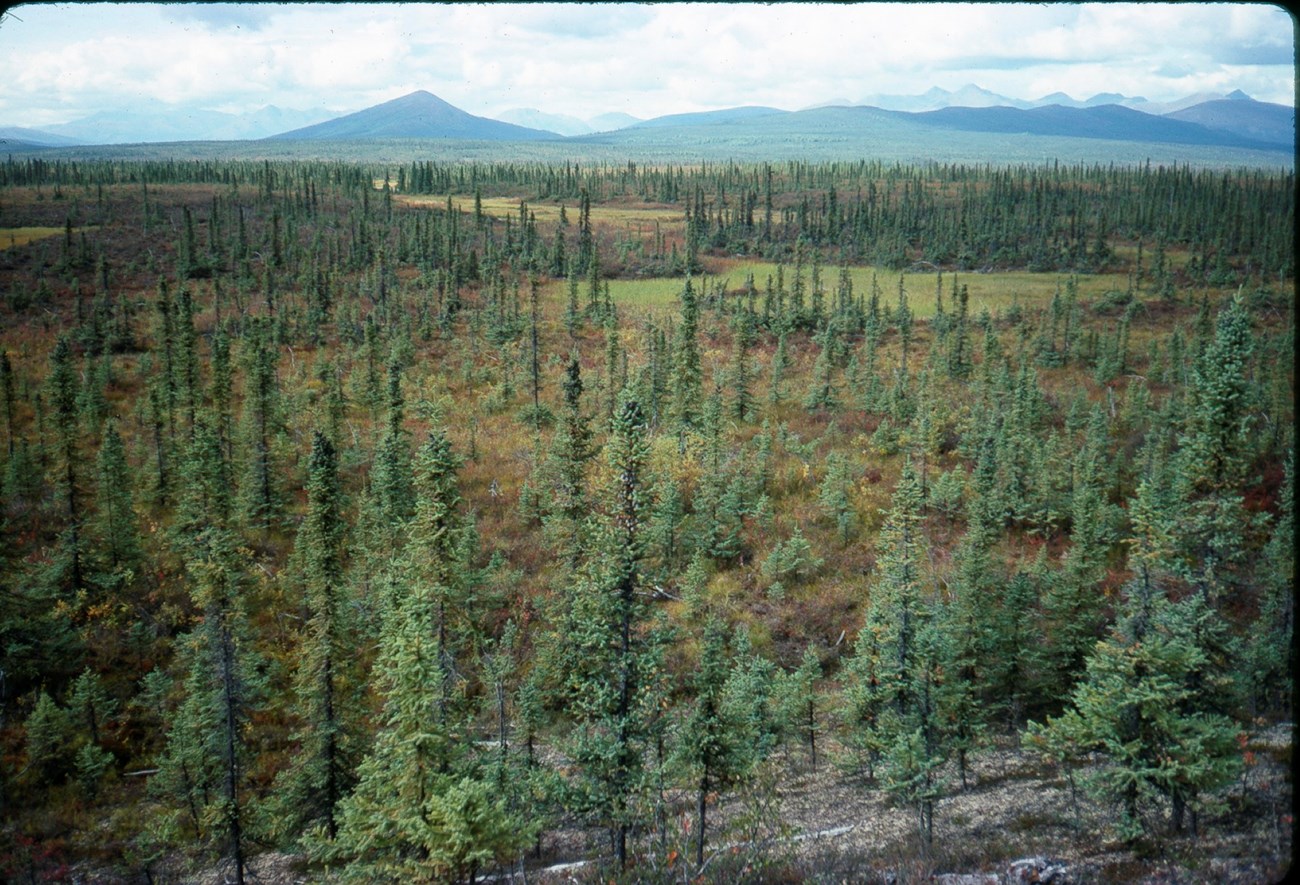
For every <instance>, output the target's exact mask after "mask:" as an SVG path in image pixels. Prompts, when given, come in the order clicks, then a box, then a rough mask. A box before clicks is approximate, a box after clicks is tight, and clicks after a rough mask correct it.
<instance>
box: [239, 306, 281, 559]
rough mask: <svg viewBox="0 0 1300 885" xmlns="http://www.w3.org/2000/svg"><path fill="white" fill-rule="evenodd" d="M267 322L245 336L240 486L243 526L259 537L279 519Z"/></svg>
mask: <svg viewBox="0 0 1300 885" xmlns="http://www.w3.org/2000/svg"><path fill="white" fill-rule="evenodd" d="M273 334H274V333H273V331H272V328H271V323H270V321H268V320H266V319H265V318H256V319H254V320H251V321H250V322H249V325H248V327H247V328H246V331H245V333H244V336H245V337H244V341H245V352H244V361H245V365H244V372H245V375H244V378H245V392H244V438H245V441H246V450H247V465H248V466H247V468H246V469H247V477H246V482H245V483H244V484H243V485H241V487H240V491H241V493H242V496H243V501H242V502H241V503H242V508H241V510H242V515H243V520H244V524H245V525H247V526H248V528H249V529H251V530H253V531H257V532H260V533H261V534H262V535H263V536H264V537H265V536H266V535H267V534H268V533H269V532H270V530H271V528H272V527H273V526H275V525H277V524H278V523H279V521H280V519H281V517H282V515H283V498H282V495H281V493H280V475H281V468H280V465H279V462H278V458H277V457H276V451H275V450H276V442H277V437H278V436H279V434H280V431H281V416H280V384H279V380H278V379H277V377H276V363H277V362H278V360H277V357H276V351H275V345H274V341H273V340H272V336H273Z"/></svg>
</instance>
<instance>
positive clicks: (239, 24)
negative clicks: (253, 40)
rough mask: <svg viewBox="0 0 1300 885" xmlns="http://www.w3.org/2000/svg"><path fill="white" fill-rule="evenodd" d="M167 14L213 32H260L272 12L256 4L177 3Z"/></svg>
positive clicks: (169, 8)
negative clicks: (234, 30) (197, 24)
mask: <svg viewBox="0 0 1300 885" xmlns="http://www.w3.org/2000/svg"><path fill="white" fill-rule="evenodd" d="M168 14H169V15H170V16H171V17H172V18H174V19H176V20H178V21H196V22H199V23H201V24H205V25H208V26H210V27H211V28H212V29H214V30H217V29H221V30H227V29H241V28H244V29H247V30H250V31H260V30H261V29H262V28H263V27H265V26H266V24H267V22H269V21H270V20H271V16H272V15H273V14H274V12H273V10H271V9H268V8H266V7H263V6H261V5H259V4H256V3H178V4H176V5H175V6H170V7H168Z"/></svg>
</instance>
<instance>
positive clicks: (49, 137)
mask: <svg viewBox="0 0 1300 885" xmlns="http://www.w3.org/2000/svg"><path fill="white" fill-rule="evenodd" d="M81 143H82V142H81V141H80V140H78V139H76V138H70V137H68V136H66V135H59V134H57V133H54V132H47V131H45V130H42V129H28V128H26V127H23V126H0V147H4V148H5V149H9V150H12V149H14V148H18V149H22V148H39V147H68V146H71V145H75V144H81Z"/></svg>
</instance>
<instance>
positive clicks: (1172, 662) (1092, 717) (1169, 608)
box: [1029, 572, 1240, 840]
mask: <svg viewBox="0 0 1300 885" xmlns="http://www.w3.org/2000/svg"><path fill="white" fill-rule="evenodd" d="M1207 617H1209V618H1214V617H1217V616H1216V615H1214V613H1213V612H1212V611H1210V610H1209V609H1207V608H1206V606H1205V601H1204V599H1203V597H1200V596H1193V597H1188V598H1187V599H1185V600H1183V601H1182V602H1171V601H1169V600H1168V599H1167V598H1165V596H1164V594H1163V592H1162V590H1161V588H1159V587H1158V586H1157V585H1156V584H1155V582H1154V581H1153V580H1152V576H1151V574H1150V573H1149V572H1146V573H1144V574H1140V575H1139V576H1138V577H1136V578H1135V579H1134V581H1133V582H1132V583H1130V585H1129V586H1128V588H1127V594H1126V598H1125V602H1124V608H1123V611H1122V612H1121V615H1120V618H1119V621H1118V623H1117V625H1116V627H1115V630H1114V632H1113V633H1112V634H1111V635H1110V636H1109V637H1108V638H1107V639H1106V640H1104V641H1103V642H1099V643H1097V645H1096V647H1095V649H1094V650H1093V653H1092V654H1091V655H1090V656H1089V659H1088V670H1087V675H1086V677H1085V678H1084V679H1083V680H1082V681H1081V682H1080V683H1079V685H1078V686H1077V687H1076V688H1075V690H1074V693H1073V695H1072V696H1071V706H1070V708H1069V709H1067V710H1066V712H1065V713H1064V714H1062V715H1061V716H1060V717H1058V718H1056V719H1048V720H1047V722H1046V724H1045V725H1039V724H1038V723H1034V722H1031V723H1030V725H1029V738H1030V740H1031V741H1033V742H1036V743H1039V744H1047V743H1050V742H1052V741H1058V742H1060V743H1062V745H1064V746H1065V747H1067V748H1068V752H1069V753H1071V754H1072V755H1074V756H1082V755H1084V754H1087V753H1091V752H1099V753H1101V754H1102V755H1103V756H1104V757H1105V758H1106V760H1107V765H1106V766H1105V767H1104V768H1102V769H1101V770H1100V771H1099V772H1098V773H1097V774H1096V775H1095V776H1094V777H1093V778H1092V779H1091V781H1090V782H1089V785H1090V787H1091V788H1092V789H1093V791H1094V792H1095V793H1096V794H1097V795H1098V796H1099V797H1101V798H1103V799H1106V800H1109V801H1114V802H1116V803H1117V804H1118V805H1119V808H1120V823H1119V831H1120V834H1121V835H1122V836H1123V837H1125V838H1126V839H1129V840H1132V839H1134V838H1136V837H1137V836H1139V835H1141V834H1142V832H1143V831H1144V830H1145V824H1144V819H1143V816H1142V814H1141V806H1142V805H1143V804H1144V803H1145V802H1146V801H1148V800H1150V799H1152V798H1155V797H1165V798H1168V799H1169V800H1171V802H1172V823H1173V827H1174V829H1175V830H1181V829H1182V826H1183V816H1184V813H1185V811H1186V810H1187V809H1188V808H1189V806H1190V807H1191V810H1192V813H1193V818H1192V821H1193V823H1192V826H1193V830H1195V828H1196V807H1195V804H1196V800H1197V798H1198V796H1199V795H1200V794H1201V793H1202V792H1204V791H1206V790H1209V789H1212V788H1214V787H1217V786H1221V785H1223V784H1225V783H1227V782H1229V781H1230V780H1231V779H1232V777H1233V776H1234V775H1235V773H1236V770H1237V767H1238V766H1239V764H1240V757H1239V756H1238V754H1237V746H1236V740H1235V738H1236V735H1237V728H1236V727H1235V725H1234V724H1233V723H1232V721H1231V720H1230V719H1228V718H1227V717H1226V716H1223V715H1222V714H1220V713H1217V712H1214V711H1212V710H1208V709H1206V706H1205V703H1204V698H1203V697H1200V696H1198V691H1197V688H1196V684H1197V683H1198V682H1199V681H1200V680H1201V679H1202V678H1203V677H1204V675H1205V671H1206V669H1207V666H1208V664H1209V661H1208V659H1207V656H1206V651H1205V649H1204V647H1202V645H1201V644H1200V643H1199V642H1198V641H1197V639H1196V634H1197V632H1198V622H1200V621H1202V620H1203V619H1204V618H1207Z"/></svg>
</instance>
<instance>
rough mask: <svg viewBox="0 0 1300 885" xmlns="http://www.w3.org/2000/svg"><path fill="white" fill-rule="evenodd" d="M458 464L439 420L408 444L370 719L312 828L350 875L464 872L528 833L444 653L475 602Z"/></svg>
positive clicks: (464, 639)
mask: <svg viewBox="0 0 1300 885" xmlns="http://www.w3.org/2000/svg"><path fill="white" fill-rule="evenodd" d="M457 464H458V461H457V459H456V458H455V456H454V455H453V454H452V452H451V447H450V443H449V441H448V440H447V438H446V436H445V434H443V433H441V432H434V433H432V434H430V437H429V440H428V442H426V444H425V445H424V446H422V447H421V448H420V451H419V453H418V455H417V458H416V462H415V473H416V478H415V492H416V505H415V514H414V516H413V517H412V519H411V522H410V528H409V533H410V540H409V542H408V544H407V547H406V550H407V556H406V561H405V563H404V575H403V578H404V586H402V588H401V592H399V593H397V594H396V597H395V598H394V599H392V600H391V602H390V605H389V606H388V607H387V609H386V610H385V613H384V618H383V625H382V628H381V635H380V646H379V657H378V660H377V661H376V663H375V683H376V685H377V687H378V689H379V692H380V695H381V697H382V699H383V712H382V716H381V725H380V728H379V732H378V734H377V735H376V737H375V743H374V747H373V749H372V750H371V751H370V753H369V755H367V756H366V758H365V759H364V760H363V761H362V763H361V765H360V767H359V768H358V769H357V772H356V778H357V786H356V789H355V790H354V791H353V792H352V794H350V795H349V796H347V797H346V798H344V799H343V800H342V802H340V804H339V811H338V815H337V821H338V838H337V839H329V838H328V837H327V836H328V834H327V833H326V834H321V833H318V834H317V835H316V836H315V837H313V845H314V851H315V853H316V854H317V855H318V856H320V857H321V858H322V859H327V860H331V859H339V860H345V861H347V862H348V863H349V867H348V869H349V871H350V874H351V875H353V876H355V877H358V878H360V879H367V878H369V879H373V878H374V877H376V876H380V877H389V878H398V879H410V878H412V877H422V878H427V877H435V878H442V879H452V880H458V879H460V878H465V877H468V878H470V879H472V878H473V877H474V875H475V871H476V870H477V869H478V868H479V867H481V866H482V865H484V864H486V863H488V862H490V861H492V860H494V859H495V860H499V859H504V858H506V857H510V856H512V855H513V853H514V852H515V851H517V850H519V849H520V848H522V847H523V846H524V845H526V844H527V842H528V840H529V838H530V837H529V831H528V827H527V826H524V825H523V822H521V821H519V820H518V819H516V818H515V817H513V816H512V815H511V813H510V812H509V810H508V809H507V808H506V802H505V798H504V797H500V796H495V795H494V788H493V787H492V785H490V784H489V783H488V782H486V781H485V780H484V779H483V778H482V777H481V776H480V773H479V772H478V770H477V768H476V766H475V764H474V762H475V760H474V757H473V754H472V752H471V749H472V748H471V746H470V745H469V743H468V742H467V741H466V740H465V739H464V729H465V726H466V722H465V721H464V718H463V717H464V716H465V715H466V714H467V711H466V710H465V709H464V708H463V705H462V704H460V703H459V699H460V697H461V695H462V694H463V691H462V688H461V686H460V685H459V684H458V681H457V672H458V671H457V669H456V664H455V657H456V653H457V651H458V650H459V649H461V648H462V647H463V646H465V645H468V644H469V641H470V639H471V636H470V627H469V625H470V624H473V623H474V611H475V610H474V608H473V606H472V601H471V599H470V597H469V591H470V590H471V585H470V583H469V582H470V580H471V578H472V576H471V575H470V574H469V567H470V565H471V563H470V550H471V548H472V546H473V533H472V531H471V527H470V526H468V525H467V524H466V523H465V521H464V517H463V515H462V514H461V513H460V493H459V489H458V483H457V479H456V468H457Z"/></svg>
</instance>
